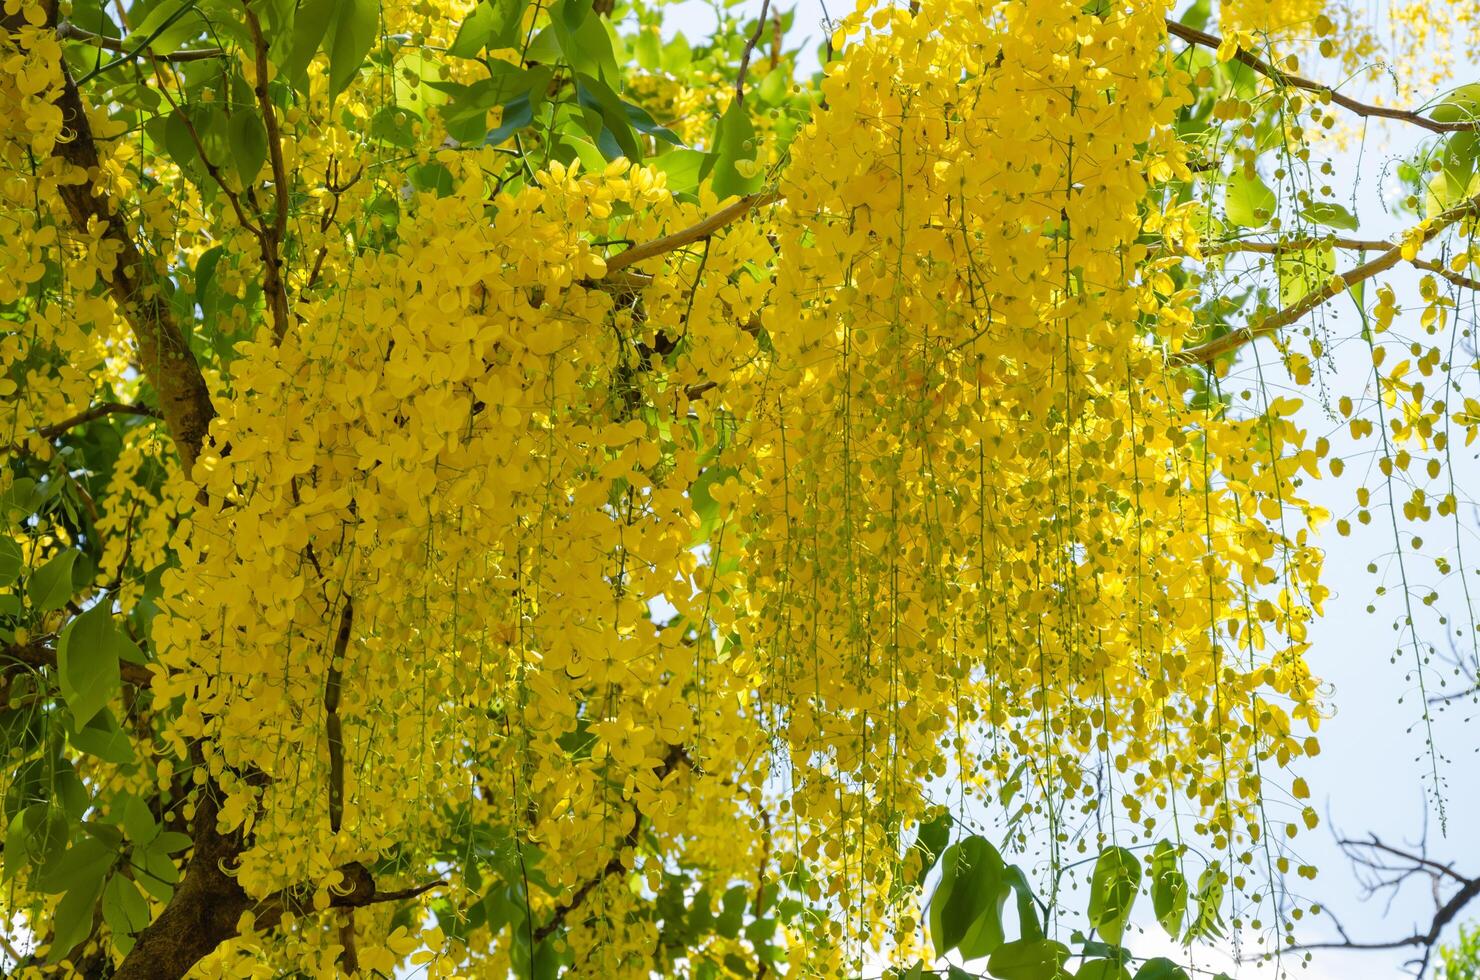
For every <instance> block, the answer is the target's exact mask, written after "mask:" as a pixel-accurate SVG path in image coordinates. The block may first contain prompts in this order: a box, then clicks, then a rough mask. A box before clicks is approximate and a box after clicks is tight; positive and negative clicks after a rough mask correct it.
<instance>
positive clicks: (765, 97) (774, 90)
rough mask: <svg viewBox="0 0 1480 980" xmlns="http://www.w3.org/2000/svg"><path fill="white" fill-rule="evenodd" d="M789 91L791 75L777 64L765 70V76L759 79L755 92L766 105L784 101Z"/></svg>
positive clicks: (775, 104) (774, 104)
mask: <svg viewBox="0 0 1480 980" xmlns="http://www.w3.org/2000/svg"><path fill="white" fill-rule="evenodd" d="M789 91H791V75H790V73H789V72H788V71H787V70H786V69H785V68H782V67H779V66H778V67H776V68H772V69H771V70H770V71H768V72H766V77H765V78H762V79H761V83H760V85H758V86H757V87H756V90H755V94H756V95H757V96H759V97H760V100H761V101H762V102H764V103H766V105H772V106H777V105H780V104H781V103H782V102H784V101H786V95H787V93H788V92H789Z"/></svg>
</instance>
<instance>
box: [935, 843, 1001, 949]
mask: <svg viewBox="0 0 1480 980" xmlns="http://www.w3.org/2000/svg"><path fill="white" fill-rule="evenodd" d="M940 867H941V881H940V886H939V887H937V888H936V890H935V894H934V895H933V896H931V899H930V935H931V937H932V939H933V940H934V942H935V949H936V953H937V954H938V955H942V956H943V955H945V953H946V952H947V951H948V950H952V949H955V950H958V951H959V952H960V953H961V956H962V957H963V958H964V959H968V960H971V959H977V958H979V957H982V956H988V955H990V954H991V953H992V951H993V950H995V949H996V948H997V947H998V946H1000V945H1001V944H1002V941H1003V939H1005V938H1006V936H1005V934H1004V932H1003V927H1002V907H1003V906H1004V905H1005V904H1006V903H1007V893H1008V891H1009V890H1010V887H1009V885H1008V883H1007V881H1006V878H1005V872H1006V870H1007V867H1006V865H1005V864H1004V863H1003V861H1002V855H1001V854H998V853H997V849H996V848H995V847H993V846H992V845H991V843H990V842H989V841H987V840H986V839H985V838H982V837H977V836H971V837H967V838H964V839H963V840H961V841H959V842H958V843H956V844H953V845H951V846H950V847H948V848H946V850H945V853H944V854H942V855H941V858H940Z"/></svg>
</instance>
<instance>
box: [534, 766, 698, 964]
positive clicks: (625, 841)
mask: <svg viewBox="0 0 1480 980" xmlns="http://www.w3.org/2000/svg"><path fill="white" fill-rule="evenodd" d="M687 759H688V755H687V754H686V753H685V752H684V750H683V747H682V746H680V745H674V746H671V747H669V749H668V754H667V755H666V756H664V757H663V761H662V762H661V763H659V764H658V766H657V767H655V768H654V769H653V773H654V774H655V775H656V776H657V777H658V780H659V782H661V781H662V780H664V779H667V778H668V775H669V774H670V773H672V772H673V770H674V769H676V768H678V764H679V763H680V762H684V761H687ZM646 819H647V818H646V817H644V816H643V814H642V811H641V810H639V809H637V808H636V807H634V808H633V810H632V827H631V829H630V830H628V831H627V833H626V834H624V835H623V836H622V839H621V840H620V841H618V842H617V846H616V849H615V850H614V851H613V852H612V856H611V858H610V859H609V860H608V861H607V862H606V864H604V865H602V866H601V870H600V871H598V872H597V873H596V874H595V875H594V876H592V877H590V878H587V879H586V880H585V881H583V882H581V884H580V885H578V886H577V887H576V890H575V891H574V892H572V893H571V896H570V898H569V899H567V900H566V901H564V902H562V903H560V904H559V905H557V906H555V911H554V912H553V913H552V914H551V915H550V919H549V921H547V922H545V923H544V924H543V925H541V926H540V927H539V928H537V929H535V931H534V934H533V940H534V943H535V944H538V943H540V942H543V941H544V940H545V939H547V938H549V937H550V936H551V935H552V934H553V933H555V932H556V931H557V930H559V929H563V928H564V927H565V920H566V919H567V918H569V917H570V914H571V913H572V912H574V911H575V910H576V909H578V908H580V907H581V905H582V904H583V903H584V902H585V901H586V899H587V897H589V896H590V894H591V893H592V892H593V891H595V890H596V888H597V886H598V885H600V884H601V883H602V882H604V881H606V880H607V879H608V878H611V877H613V876H614V875H618V874H621V872H622V870H623V869H624V867H625V865H623V864H622V852H623V851H624V850H626V849H627V848H629V847H630V848H635V847H636V846H637V842H638V840H639V839H640V838H641V836H642V825H643V822H644V821H645V820H646Z"/></svg>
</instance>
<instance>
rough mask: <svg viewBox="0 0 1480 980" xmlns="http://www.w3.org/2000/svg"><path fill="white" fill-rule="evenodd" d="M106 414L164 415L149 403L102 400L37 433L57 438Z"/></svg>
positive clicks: (43, 427)
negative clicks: (134, 403)
mask: <svg viewBox="0 0 1480 980" xmlns="http://www.w3.org/2000/svg"><path fill="white" fill-rule="evenodd" d="M105 415H139V416H143V417H145V418H151V419H158V418H163V417H164V416H163V415H161V414H160V411H159V409H157V408H150V407H149V406H148V405H125V404H124V403H123V402H100V403H98V404H97V405H94V406H93V407H91V408H89V409H87V410H86V411H82V412H78V413H77V414H76V415H74V416H72V417H71V418H66V419H62V421H60V422H54V423H52V424H51V425H43V426H41V427H40V428H38V429H37V430H36V434H37V435H38V436H41V437H42V438H43V439H55V438H56V437H57V436H59V435H61V434H62V433H63V432H66V431H67V430H68V429H75V428H77V426H79V425H86V424H87V423H89V422H93V421H96V420H97V419H100V418H103V417H104V416H105Z"/></svg>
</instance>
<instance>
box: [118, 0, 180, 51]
mask: <svg viewBox="0 0 1480 980" xmlns="http://www.w3.org/2000/svg"><path fill="white" fill-rule="evenodd" d="M194 6H195V0H164V2H163V3H161V4H158V5H157V6H155V7H154V8H153V9H152V10H150V11H149V13H147V14H145V15H144V18H143V19H142V20H140V21H139V22H138V23H137V24H135V25H134V28H133V30H131V31H129V34H128V37H127V38H125V39H124V41H123V46H124V50H126V51H129V50H133V49H134V48H136V47H138V45H139V44H140V43H141V42H143V41H144V40H146V39H152V41H151V45H152V43H153V41H157V40H159V37H160V35H161V34H162V33H163V32H164V29H165V28H167V27H169V26H170V25H171V24H173V23H176V22H178V21H179V20H181V19H182V18H183V17H184V16H185V15H186V14H187V13H188V11H189V10H190V8H192V7H194ZM131 19H132V18H131ZM162 47H163V46H161V48H162Z"/></svg>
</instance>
